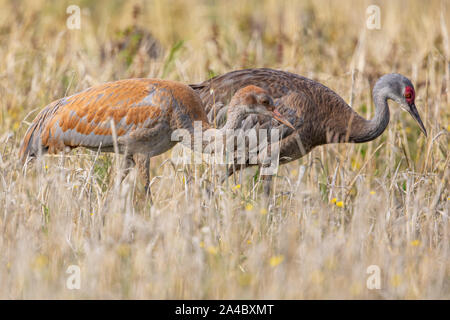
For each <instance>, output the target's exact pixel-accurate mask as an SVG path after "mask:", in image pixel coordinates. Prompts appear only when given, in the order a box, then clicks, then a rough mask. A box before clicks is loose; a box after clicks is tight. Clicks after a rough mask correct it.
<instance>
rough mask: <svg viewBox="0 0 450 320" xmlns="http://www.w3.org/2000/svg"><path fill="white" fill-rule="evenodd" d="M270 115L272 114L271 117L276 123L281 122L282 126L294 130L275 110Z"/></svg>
mask: <svg viewBox="0 0 450 320" xmlns="http://www.w3.org/2000/svg"><path fill="white" fill-rule="evenodd" d="M272 114H273V117H274V118H275V119H276V120H277V121H278V122H281V123H282V124H284V125H286V126H288V127H289V128H292V129H294V130H295V127H294V126H293V125H292V124H291V123H290V122H289V121H287V119H286V118H285V117H284V116H283V115H282V114H281V113H280V112H279V111H278V110H277V109H274V110H273V112H272Z"/></svg>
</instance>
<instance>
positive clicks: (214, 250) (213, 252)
mask: <svg viewBox="0 0 450 320" xmlns="http://www.w3.org/2000/svg"><path fill="white" fill-rule="evenodd" d="M207 250H208V253H209V254H211V255H213V256H215V255H216V254H217V253H218V252H219V249H218V248H217V247H213V246H209V247H208V249H207Z"/></svg>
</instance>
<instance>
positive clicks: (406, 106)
mask: <svg viewBox="0 0 450 320" xmlns="http://www.w3.org/2000/svg"><path fill="white" fill-rule="evenodd" d="M373 90H374V93H375V92H380V91H386V96H387V97H388V98H389V99H392V100H394V101H395V102H397V103H398V104H399V105H400V107H401V108H402V109H403V110H405V111H408V112H409V114H410V115H411V116H412V117H413V118H414V120H416V122H417V124H418V125H419V127H420V130H422V132H423V133H424V134H425V136H427V130H426V129H425V126H424V125H423V122H422V119H421V118H420V115H419V112H418V111H417V108H416V104H415V98H416V92H415V90H414V85H413V84H412V83H411V81H410V80H409V79H408V78H406V77H405V76H403V75H401V74H398V73H390V74H386V75H384V76H382V77H381V78H380V79H378V81H377V83H376V84H375V87H374V89H373Z"/></svg>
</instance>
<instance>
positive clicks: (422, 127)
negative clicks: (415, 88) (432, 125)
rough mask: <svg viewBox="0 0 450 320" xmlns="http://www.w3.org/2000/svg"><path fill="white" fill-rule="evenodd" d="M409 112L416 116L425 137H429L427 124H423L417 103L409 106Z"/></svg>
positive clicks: (415, 118)
mask: <svg viewBox="0 0 450 320" xmlns="http://www.w3.org/2000/svg"><path fill="white" fill-rule="evenodd" d="M408 112H409V114H411V116H412V117H413V118H414V120H416V121H417V124H418V125H419V127H420V130H422V132H423V134H424V135H425V137H427V130H426V129H425V126H424V125H423V122H422V119H420V116H419V112H418V111H417V108H416V105H415V104H414V103H413V104H411V105H410V106H409V110H408Z"/></svg>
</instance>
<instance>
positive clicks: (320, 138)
mask: <svg viewBox="0 0 450 320" xmlns="http://www.w3.org/2000/svg"><path fill="white" fill-rule="evenodd" d="M247 85H256V86H258V87H261V88H263V89H266V90H267V91H268V93H269V94H270V95H271V96H272V97H273V98H274V99H275V104H276V105H277V109H278V110H279V112H280V113H281V114H282V115H284V116H285V118H286V119H287V120H288V121H289V122H290V123H292V124H293V125H294V127H295V130H292V129H290V128H288V127H283V130H282V131H284V132H283V136H284V137H283V139H282V141H281V144H280V163H281V164H282V163H287V162H290V161H293V160H296V159H299V158H301V157H303V156H304V155H306V154H307V153H309V152H310V151H311V150H312V149H313V148H314V147H316V146H320V145H323V144H327V143H337V142H353V143H361V142H367V141H371V140H374V139H375V138H377V137H378V136H379V135H381V134H382V133H383V131H384V130H385V129H386V127H387V125H388V123H389V106H388V102H387V101H388V100H389V99H391V100H394V101H395V102H397V103H398V104H399V105H400V106H401V107H402V108H403V109H404V110H406V111H408V112H409V113H410V114H411V116H412V117H413V118H414V119H415V120H416V121H417V123H418V124H419V127H420V129H421V130H422V132H423V133H424V134H425V136H426V135H427V132H426V130H425V127H424V125H423V123H422V120H421V119H420V116H419V113H418V111H417V109H416V105H415V103H414V99H415V91H414V86H413V84H412V83H411V81H410V80H409V79H408V78H406V77H405V76H403V75H401V74H395V73H392V74H386V75H384V76H382V77H381V78H379V79H378V81H377V82H376V84H375V86H374V88H373V101H374V104H375V116H374V117H373V118H372V119H371V120H366V119H365V118H363V117H361V116H360V115H359V114H357V113H356V112H355V111H354V110H353V109H352V108H351V107H350V106H349V105H348V104H347V103H346V102H345V101H344V100H343V99H342V98H341V97H340V96H339V95H338V94H336V93H335V92H334V91H332V90H331V89H329V88H327V87H326V86H324V85H322V84H320V83H318V82H316V81H313V80H311V79H307V78H305V77H302V76H299V75H297V74H293V73H290V72H285V71H280V70H273V69H268V68H261V69H246V70H237V71H232V72H229V73H226V74H224V75H220V76H217V77H214V78H212V79H210V80H207V81H204V82H203V83H200V84H193V85H191V87H192V88H193V89H195V90H196V91H197V92H198V93H199V94H200V98H201V99H202V101H203V103H204V105H205V107H206V112H207V113H208V117H209V119H213V118H217V117H218V118H220V117H221V115H222V114H223V111H224V110H225V107H226V103H227V101H229V99H230V97H231V96H232V95H233V94H234V92H236V91H237V90H238V89H239V88H242V87H244V86H247ZM257 121H259V122H260V125H261V119H253V123H255V122H257ZM244 167H245V166H244ZM233 168H234V167H231V168H230V169H229V171H228V175H231V174H232V173H233V170H234V169H233ZM235 169H240V167H236V168H235ZM266 179H267V180H269V183H268V184H265V191H266V193H268V192H269V191H270V179H271V178H270V177H266Z"/></svg>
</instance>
